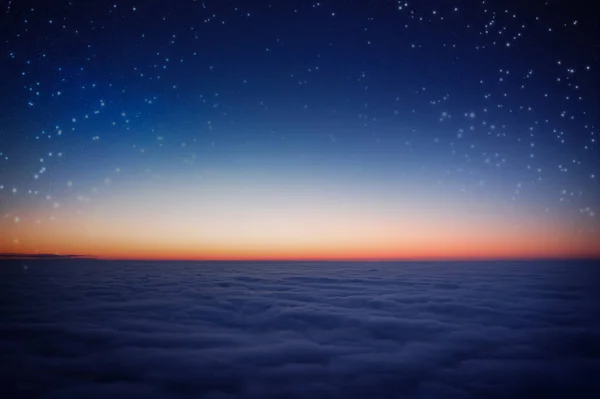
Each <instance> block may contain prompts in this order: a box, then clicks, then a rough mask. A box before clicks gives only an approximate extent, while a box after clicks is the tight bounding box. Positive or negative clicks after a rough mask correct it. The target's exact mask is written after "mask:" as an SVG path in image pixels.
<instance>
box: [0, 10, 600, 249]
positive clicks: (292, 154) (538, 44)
mask: <svg viewBox="0 0 600 399" xmlns="http://www.w3.org/2000/svg"><path fill="white" fill-rule="evenodd" d="M1 21H2V22H1V23H0V26H2V28H0V29H1V31H2V37H3V42H2V49H1V51H0V56H1V57H2V58H1V59H0V62H1V63H0V67H1V68H2V74H3V77H4V79H3V84H2V87H1V89H0V90H2V96H1V97H0V98H1V100H0V101H2V104H1V107H0V152H1V153H2V160H1V162H0V186H1V189H0V199H1V202H0V204H2V205H1V206H2V213H3V215H2V216H4V217H3V219H2V221H1V224H2V227H1V230H2V231H5V232H7V234H6V236H7V237H9V238H7V240H6V242H3V244H2V247H1V248H2V249H3V250H5V251H11V252H13V251H16V252H20V251H27V252H30V251H35V250H38V249H39V248H40V245H41V244H40V243H39V242H41V241H43V239H42V238H40V237H37V235H36V234H34V233H28V232H30V231H33V230H32V229H35V228H36V225H39V224H41V223H42V222H43V220H45V219H49V220H50V222H52V223H54V222H56V220H57V219H59V220H65V219H68V220H69V221H70V222H69V223H67V224H68V226H70V227H69V228H71V229H73V231H76V230H77V229H76V228H75V227H73V223H75V224H76V222H75V221H74V220H75V219H77V220H79V222H77V223H80V225H78V226H79V228H83V227H81V226H85V229H88V230H89V229H90V228H91V227H90V223H91V222H90V220H92V219H93V218H94V217H95V218H104V216H106V214H105V213H102V212H109V213H110V212H112V211H113V210H114V211H115V213H118V214H128V213H130V210H131V209H132V208H136V209H138V210H139V209H140V206H141V205H140V201H141V200H140V199H139V198H138V197H139V196H141V195H142V194H140V193H142V192H143V193H145V194H144V196H143V198H145V200H147V201H148V202H149V203H153V202H157V201H158V202H160V200H157V198H164V197H165V195H167V194H169V193H171V194H173V195H175V196H177V197H178V198H182V204H180V206H178V205H176V204H177V200H174V201H171V200H169V204H170V205H169V206H173V207H176V208H178V207H179V208H181V209H182V212H183V213H187V214H188V219H189V218H190V217H192V216H190V215H191V214H193V215H194V216H193V217H192V218H197V221H198V223H202V220H203V219H202V218H203V217H205V216H206V215H207V214H208V213H210V214H211V215H214V214H215V212H216V213H223V214H224V215H225V214H231V212H232V211H231V209H236V210H238V211H240V212H241V213H240V215H242V214H243V215H246V216H248V215H249V214H252V215H254V214H256V215H261V216H255V217H254V216H252V217H250V219H251V220H253V221H254V222H253V223H255V224H256V223H258V226H257V227H256V228H257V230H259V231H262V230H265V229H273V226H271V225H269V226H270V227H268V226H267V225H264V226H263V225H261V224H260V222H257V220H263V221H264V215H265V214H269V209H272V208H273V206H275V207H277V206H278V205H277V204H282V203H283V204H286V206H289V207H290V209H291V210H290V209H288V210H286V211H281V212H282V213H281V214H278V215H279V216H278V217H279V218H284V219H285V218H289V219H290V220H295V219H298V220H302V219H303V218H305V217H306V216H307V215H312V214H313V213H311V212H310V210H311V209H312V210H314V209H319V210H320V211H322V212H323V213H324V214H331V212H330V210H333V209H338V207H339V204H340V203H344V204H347V205H348V206H349V207H350V208H352V209H354V208H353V207H355V208H357V209H370V210H371V211H373V212H374V213H377V216H373V215H370V216H365V218H366V220H368V221H370V222H372V223H373V226H377V225H380V226H383V225H385V226H387V227H386V228H391V227H390V226H397V224H396V222H397V220H396V219H394V218H395V216H393V215H396V216H398V215H401V216H400V219H402V218H403V217H407V215H417V216H419V217H420V218H421V222H419V217H417V216H415V218H416V219H415V220H414V221H413V222H414V223H416V224H419V223H420V224H421V225H423V226H429V227H428V228H427V229H426V231H427V232H425V231H424V232H423V233H422V234H423V236H424V237H427V236H428V234H429V235H434V236H435V235H436V234H438V233H439V231H440V230H443V229H442V228H441V227H440V226H439V217H437V216H431V215H432V214H435V212H432V211H431V210H432V209H434V210H438V211H439V212H440V213H441V214H444V215H446V216H447V217H448V218H449V219H451V220H453V222H452V223H455V221H456V220H463V221H464V223H465V224H466V225H468V226H471V228H470V229H468V232H469V233H468V234H466V235H465V237H466V238H465V240H468V237H473V236H476V235H477V233H476V232H478V231H481V229H483V228H485V229H486V230H491V231H494V230H497V231H503V232H504V233H502V234H508V233H506V231H508V230H507V227H506V226H504V223H509V224H510V223H511V222H509V221H511V220H518V221H522V220H524V219H527V220H529V219H530V223H529V222H528V223H525V224H526V226H525V227H524V228H523V229H521V230H519V229H517V230H518V231H520V232H521V233H523V231H527V232H529V233H533V234H536V233H540V234H542V233H544V232H546V233H547V230H548V229H553V230H556V231H558V230H560V231H561V232H562V233H564V236H571V237H572V236H573V235H574V234H575V235H578V237H579V236H581V237H580V238H577V239H575V243H570V244H568V245H567V246H571V245H572V246H573V248H575V247H576V248H579V247H578V246H577V245H583V244H581V242H585V243H586V244H585V245H583V247H582V248H588V246H589V244H590V243H591V242H598V241H597V239H598V234H599V230H598V216H597V213H598V205H599V204H600V188H599V184H598V179H599V177H598V176H599V174H600V170H599V169H600V168H599V167H600V161H599V159H600V156H599V155H600V154H599V151H598V122H599V121H598V114H599V111H598V110H599V109H600V101H599V98H600V97H599V87H600V86H599V85H600V77H599V72H598V71H599V68H600V63H599V59H598V50H599V41H598V37H600V32H599V31H600V29H599V22H598V19H597V18H596V16H594V15H593V13H591V12H590V10H589V5H586V2H584V1H579V0H578V1H569V2H566V1H547V2H541V1H540V2H537V1H536V2H514V1H456V2H447V1H418V2H417V1H412V2H393V1H383V0H382V1H252V2H242V1H237V2H235V1H221V0H219V1H203V2H202V1H193V0H182V1H174V2H171V3H169V4H168V3H167V2H163V1H143V2H142V1H94V2H83V1H52V2H47V1H19V0H16V1H8V2H6V1H4V3H3V14H2V16H1ZM207 179H208V180H207ZM219 185H221V186H226V187H227V188H228V190H230V191H228V192H227V193H224V192H222V191H220V189H217V188H216V187H217V186H219ZM246 186H248V187H252V190H255V191H257V193H256V195H257V197H256V198H255V200H256V202H255V203H252V204H251V205H248V203H247V202H248V201H245V200H244V197H243V196H244V195H245V194H244V193H246V191H244V190H245V189H244V187H246ZM288 186H290V187H292V188H293V189H296V190H297V191H295V192H292V191H293V189H292V191H286V190H288V188H287V187H288ZM190 187H196V188H198V189H201V191H202V190H204V191H202V192H201V193H197V192H194V193H193V194H189V193H188V194H185V193H186V190H187V189H188V188H190ZM225 191H227V190H225ZM276 193H279V194H282V193H289V197H286V196H285V195H284V196H283V197H282V198H280V200H279V201H280V202H278V201H275V204H276V205H273V204H272V203H269V204H270V205H268V206H267V203H268V201H266V202H265V200H264V198H273V196H274V195H275V196H276V195H278V194H276ZM308 193H310V194H308ZM327 195H329V196H330V197H331V198H335V199H336V201H334V202H335V203H336V204H338V205H332V204H330V203H328V202H327V201H326V198H327ZM136 196H137V197H136ZM197 196H201V199H202V200H206V201H209V202H210V201H212V202H214V203H219V204H223V203H229V202H231V201H233V200H232V198H235V201H233V202H234V203H230V204H229V206H230V207H231V209H230V208H228V207H227V206H221V207H219V206H217V205H215V208H210V209H211V210H210V211H208V208H202V205H198V207H197V208H194V205H192V204H194V203H195V199H198V198H199V197H197ZM308 197H310V198H311V200H310V201H308V202H309V203H310V204H311V205H310V206H309V207H308V208H309V209H308V210H305V212H306V213H303V212H304V211H303V212H300V213H298V211H297V209H298V208H299V207H300V208H301V207H303V206H304V205H306V204H307V198H308ZM228 201H229V202H228ZM323 201H325V202H323ZM250 202H252V201H250ZM399 203H402V204H403V205H401V206H400V208H399V209H397V208H395V207H396V206H399V205H398V204H399ZM174 204H175V205H174ZM329 207H332V208H329ZM473 207H475V208H477V209H481V213H477V212H473V209H474V208H473ZM142 208H143V206H142ZM106 209H109V210H106ZM117 209H118V210H119V212H120V213H119V212H117V211H116V210H117ZM286 209H287V208H286ZM146 211H147V212H146V214H145V218H146V219H156V217H159V216H157V214H156V212H159V211H157V210H156V209H147V210H146ZM242 211H243V212H242ZM61 212H62V213H61ZM98 212H100V213H98ZM286 212H287V213H286ZM348 212H349V213H348V214H349V215H352V214H354V215H355V214H356V212H355V211H348ZM353 212H354V213H353ZM159 213H160V212H159ZM90 215H93V216H90ZM161 215H163V216H164V214H161ZM240 215H238V216H239V217H238V216H236V217H235V219H236V220H237V221H238V222H240V220H241V219H240V218H242V219H243V217H246V216H243V217H242V216H240ZM402 215H404V216H402ZM428 215H429V216H428ZM467 215H468V217H467ZM113 216H114V215H113ZM160 217H162V216H160ZM160 217H159V219H160ZM429 217H431V220H430V219H429ZM15 218H18V221H16V219H15ZM61 218H62V219H61ZM115 218H117V217H116V216H115ZM119 218H120V217H119ZM119 218H117V219H119ZM250 219H249V220H250ZM341 219H345V222H343V223H342V222H340V223H341V224H340V226H341V225H343V226H346V227H347V228H349V229H360V226H361V225H363V222H364V220H363V219H361V218H358V219H357V220H351V217H350V219H348V215H346V214H344V215H343V216H340V220H341ZM467 219H468V220H467ZM120 220H122V219H120ZM161 220H162V219H161ZM211 220H212V219H211ZM213 222H214V223H216V224H219V225H221V223H225V221H224V219H219V218H218V217H217V218H216V219H215V220H213ZM370 222H369V223H370ZM65 223H66V222H65ZM128 223H129V224H131V223H133V222H131V221H129V222H128ZM157 223H158V222H157ZM240 223H242V224H243V222H240ZM248 223H249V222H248ZM282 223H285V222H282ZM323 223H328V221H324V222H323ZM332 223H333V221H332ZM364 223H366V222H364ZM225 224H226V223H225ZM291 224H293V223H291ZM367 224H368V223H367ZM24 225H25V226H24ZM113 225H114V223H113ZM159 225H160V223H159ZM410 225H411V226H412V224H410ZM26 226H29V227H26ZM63 226H66V225H63ZM278 226H279V225H278ZM315 226H316V225H315ZM315 226H313V225H311V227H310V228H306V230H302V229H300V230H302V231H303V233H302V234H300V233H299V231H300V230H297V229H296V230H294V229H291V228H290V229H291V230H289V231H288V230H286V229H287V228H284V230H285V232H284V233H282V235H283V236H286V234H287V233H288V232H289V233H290V236H289V237H288V238H289V240H290V242H292V241H294V240H295V239H298V237H299V236H298V234H300V236H302V237H305V235H310V234H313V233H314V230H313V229H314V228H317V227H315ZM482 226H485V227H482ZM549 226H551V227H549ZM147 227H148V226H146V225H145V224H144V223H141V224H140V225H139V226H138V228H139V229H145V228H147ZM513 227H514V226H513ZM521 227H522V226H521ZM239 228H240V225H239V224H235V223H234V224H233V225H231V226H230V227H229V229H230V231H231V236H232V237H237V238H235V239H233V238H232V240H233V241H235V240H237V239H238V238H239V237H238V236H237V235H236V234H237V232H238V231H239ZM374 228H375V227H374ZM85 229H84V230H85ZM114 229H116V230H118V227H114ZM100 230H102V231H103V232H104V234H109V232H108V231H107V230H106V228H105V227H102V228H101V229H100ZM383 230H385V229H383ZM509 230H510V229H509ZM132 231H134V230H132ZM191 231H192V230H190V229H189V228H186V229H184V230H182V231H177V232H173V234H174V235H182V234H183V235H188V236H189V234H192V233H191ZM224 231H227V230H224ZM292 231H293V232H294V234H292V233H291V232H292ZM73 234H75V233H73ZM394 234H395V233H394ZM498 234H500V233H498ZM502 234H500V235H502ZM519 234H520V233H519ZM544 234H545V233H544ZM192 235H193V234H192ZM223 235H224V237H223V240H228V238H227V234H226V232H224V233H223ZM276 235H279V234H276ZM392 235H393V234H392ZM26 236H28V237H29V238H24V237H26ZM201 236H202V237H204V236H203V235H201ZM244 237H245V238H244V240H245V239H247V238H248V237H246V236H244ZM261 237H262V236H261ZM268 237H269V235H268V234H267V235H265V237H263V238H264V240H266V241H265V242H267V241H268ZM286 237H287V236H286ZM292 237H296V238H292ZM444 237H445V236H444ZM561 237H562V236H561ZM154 238H155V239H160V235H157V236H156V237H154ZM397 238H398V240H400V241H401V239H400V238H399V237H397ZM496 238H498V237H496ZM356 239H358V238H356ZM424 239H425V238H424ZM490 239H491V238H490ZM15 240H16V241H15ZM40 240H41V241H40ZM65 240H66V239H65ZM199 240H200V241H201V239H200V238H199ZM240 240H241V238H240ZM439 240H443V239H442V238H439ZM557 240H558V238H557V239H555V240H551V239H548V241H545V242H541V243H537V245H538V247H539V246H540V245H541V247H540V248H546V247H551V246H553V245H555V244H556V242H557ZM579 240H581V242H580V241H579ZM242 241H243V240H242ZM259 241H260V240H259ZM558 241H560V240H558ZM25 242H28V243H29V244H27V249H23V247H24V246H25V244H24V243H25ZM236 242H237V241H236ZM253 242H254V241H253ZM261 242H262V241H261ZM343 242H344V241H343V240H342V241H340V245H342V244H343ZM436 242H438V241H436V240H435V239H432V243H436ZM52 245H54V244H52ZM52 245H50V244H48V245H47V247H44V248H46V249H49V250H52V248H53V246H52ZM140 245H141V244H140ZM190 245H191V244H190ZM206 245H208V246H209V247H211V245H213V246H214V245H216V244H210V245H209V244H206ZM261 245H262V244H261ZM265 245H266V244H265ZM386 245H387V244H386ZM389 245H393V243H389ZM434 245H435V244H434ZM565 245H566V244H565ZM538 247H536V248H538ZM56 248H62V247H61V246H60V245H59V244H56ZM386 248H387V247H386ZM538 249H539V248H538ZM58 250H59V249H56V251H58ZM97 250H98V251H100V252H102V251H101V250H99V249H97ZM378 251H381V249H378ZM582 251H583V252H585V251H584V250H581V249H578V250H574V252H578V253H579V252H582ZM542 252H543V251H542ZM563 252H564V251H563ZM567 252H568V251H567Z"/></svg>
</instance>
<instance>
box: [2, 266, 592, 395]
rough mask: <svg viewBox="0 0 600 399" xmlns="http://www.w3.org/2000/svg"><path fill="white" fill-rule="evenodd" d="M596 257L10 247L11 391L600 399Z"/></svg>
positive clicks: (6, 287)
mask: <svg viewBox="0 0 600 399" xmlns="http://www.w3.org/2000/svg"><path fill="white" fill-rule="evenodd" d="M24 263H26V264H27V266H28V267H27V268H24V267H23V264H24ZM597 266H598V265H594V264H591V263H584V262H580V263H576V262H572V263H556V262H554V263H526V262H522V263H501V262H496V263H492V262H489V263H464V264H460V263H293V262H291V263H276V262H266V263H223V262H220V263H148V262H100V261H93V260H72V259H69V260H8V261H4V262H3V264H2V267H0V290H1V294H0V295H1V297H0V298H1V299H2V300H1V301H0V314H1V315H2V323H1V324H0V360H1V361H2V363H1V364H2V369H3V372H2V373H1V377H0V378H1V380H0V382H1V386H0V396H2V397H34V396H35V397H39V396H45V397H50V398H70V397H73V398H76V397H77V398H78V397H86V398H90V397H99V398H104V397H127V398H134V397H144V398H146V397H183V398H186V397H194V398H311V399H313V398H362V397H365V398H440V397H444V398H445V397H447V398H474V397H475V398H476V397H485V398H496V397H510V398H519V397H523V398H530V397H534V396H536V395H539V396H540V397H557V398H559V397H560V398H564V397H569V398H572V397H590V398H592V397H600V396H596V395H598V394H600V383H599V382H598V379H597V372H598V370H600V321H599V319H598V317H597V315H598V314H600V290H599V287H600V284H599V281H600V279H599V278H598V277H599V275H600V269H598V268H597Z"/></svg>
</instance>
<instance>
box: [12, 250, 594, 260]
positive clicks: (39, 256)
mask: <svg viewBox="0 0 600 399" xmlns="http://www.w3.org/2000/svg"><path fill="white" fill-rule="evenodd" d="M11 259H13V260H22V259H28V260H52V259H57V260H58V259H61V260H64V259H72V260H98V261H133V262H136V261H137V262H140V261H146V262H486V261H488V262H493V261H566V260H581V261H586V260H587V261H600V256H597V255H592V256H586V255H579V256H577V255H575V256H573V255H571V256H505V257H502V256H490V257H485V256H480V257H476V256H471V257H469V256H466V257H443V256H439V257H397V258H391V257H381V258H335V257H330V258H270V257H262V258H259V257H257V258H239V257H238V258H236V257H231V258H200V257H198V258H176V257H174V258H167V257H110V256H99V255H81V254H60V253H53V254H49V253H14V252H13V253H0V260H11Z"/></svg>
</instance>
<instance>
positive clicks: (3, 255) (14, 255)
mask: <svg viewBox="0 0 600 399" xmlns="http://www.w3.org/2000/svg"><path fill="white" fill-rule="evenodd" d="M2 259H94V258H93V257H89V256H83V255H59V254H18V253H0V260H2Z"/></svg>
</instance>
